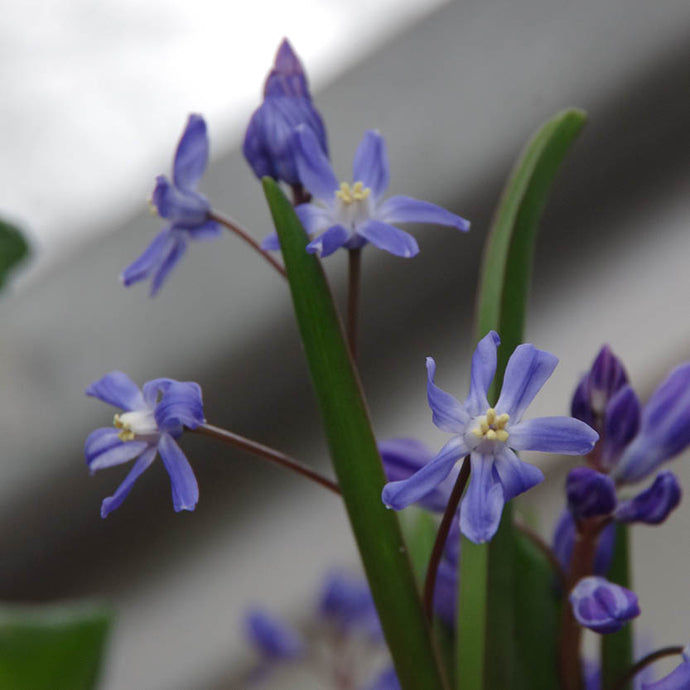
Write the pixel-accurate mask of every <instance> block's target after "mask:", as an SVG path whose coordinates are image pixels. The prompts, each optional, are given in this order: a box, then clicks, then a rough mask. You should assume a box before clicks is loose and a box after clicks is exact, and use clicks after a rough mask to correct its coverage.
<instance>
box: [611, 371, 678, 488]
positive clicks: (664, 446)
mask: <svg viewBox="0 0 690 690" xmlns="http://www.w3.org/2000/svg"><path fill="white" fill-rule="evenodd" d="M689 444H690V362H688V363H686V364H683V365H681V366H679V367H676V368H675V369H674V370H673V371H672V372H671V373H670V374H669V376H668V378H667V379H666V380H665V381H664V382H663V383H662V384H661V385H660V386H659V387H658V388H657V389H656V390H655V391H654V393H653V394H652V397H651V398H650V399H649V402H648V403H647V404H646V405H645V408H644V412H643V413H642V425H641V429H640V432H639V434H638V435H637V437H636V438H635V439H634V440H633V442H632V443H631V444H630V445H629V446H628V447H627V449H626V450H625V452H624V454H623V457H622V458H621V460H620V462H619V463H618V465H617V466H616V467H615V468H614V470H613V472H612V476H613V477H614V479H616V480H617V481H622V482H636V481H639V480H640V479H643V478H644V477H646V476H647V475H648V474H650V473H651V472H653V471H654V470H655V469H656V468H657V467H658V466H659V465H660V464H661V463H662V462H665V461H666V460H670V459H671V458H672V457H674V456H675V455H678V453H680V452H681V451H682V450H684V449H685V448H686V447H687V446H688V445H689Z"/></svg>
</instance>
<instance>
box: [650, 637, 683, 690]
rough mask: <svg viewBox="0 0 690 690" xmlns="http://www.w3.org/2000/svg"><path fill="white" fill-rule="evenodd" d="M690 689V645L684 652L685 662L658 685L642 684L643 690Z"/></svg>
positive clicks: (658, 682)
mask: <svg viewBox="0 0 690 690" xmlns="http://www.w3.org/2000/svg"><path fill="white" fill-rule="evenodd" d="M688 688H690V645H689V646H687V647H686V648H685V649H684V650H683V661H682V663H681V664H680V666H676V668H675V669H673V671H671V673H669V674H668V675H667V676H664V677H663V678H662V679H661V680H658V681H657V682H656V683H642V690H687V689H688Z"/></svg>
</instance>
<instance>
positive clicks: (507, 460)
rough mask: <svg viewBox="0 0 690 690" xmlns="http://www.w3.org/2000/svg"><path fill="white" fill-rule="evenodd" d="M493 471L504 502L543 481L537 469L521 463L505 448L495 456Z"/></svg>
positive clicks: (542, 476) (540, 472) (541, 473)
mask: <svg viewBox="0 0 690 690" xmlns="http://www.w3.org/2000/svg"><path fill="white" fill-rule="evenodd" d="M494 469H495V470H496V473H497V474H498V478H499V480H500V482H501V486H502V487H503V498H504V500H506V501H509V500H510V499H511V498H515V497H516V496H518V495H519V494H521V493H523V492H525V491H527V490H528V489H531V488H532V487H533V486H536V485H537V484H539V483H540V482H542V481H544V474H543V472H542V471H541V470H540V469H539V468H538V467H535V466H534V465H530V464H529V463H527V462H523V461H522V460H520V458H518V456H517V455H515V453H513V451H512V450H510V448H506V447H504V448H502V449H501V451H500V453H498V454H497V455H496V458H495V461H494Z"/></svg>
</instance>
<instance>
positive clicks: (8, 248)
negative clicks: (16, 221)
mask: <svg viewBox="0 0 690 690" xmlns="http://www.w3.org/2000/svg"><path fill="white" fill-rule="evenodd" d="M28 255H29V245H28V244H27V242H26V240H25V239H24V236H23V235H22V233H21V232H20V231H19V230H18V229H17V228H16V227H15V226H14V225H10V223H7V222H5V221H3V220H0V289H1V288H2V287H3V286H4V285H5V282H6V281H7V277H8V276H9V274H10V272H11V271H12V269H14V268H15V267H16V266H17V265H18V264H20V263H21V262H22V261H24V260H25V259H26V258H27V256H28Z"/></svg>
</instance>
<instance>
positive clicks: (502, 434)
mask: <svg viewBox="0 0 690 690" xmlns="http://www.w3.org/2000/svg"><path fill="white" fill-rule="evenodd" d="M494 433H495V434H496V438H497V439H498V440H499V441H503V442H504V443H505V442H506V441H507V440H508V432H507V431H506V430H505V429H496V431H495V432H494Z"/></svg>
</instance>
